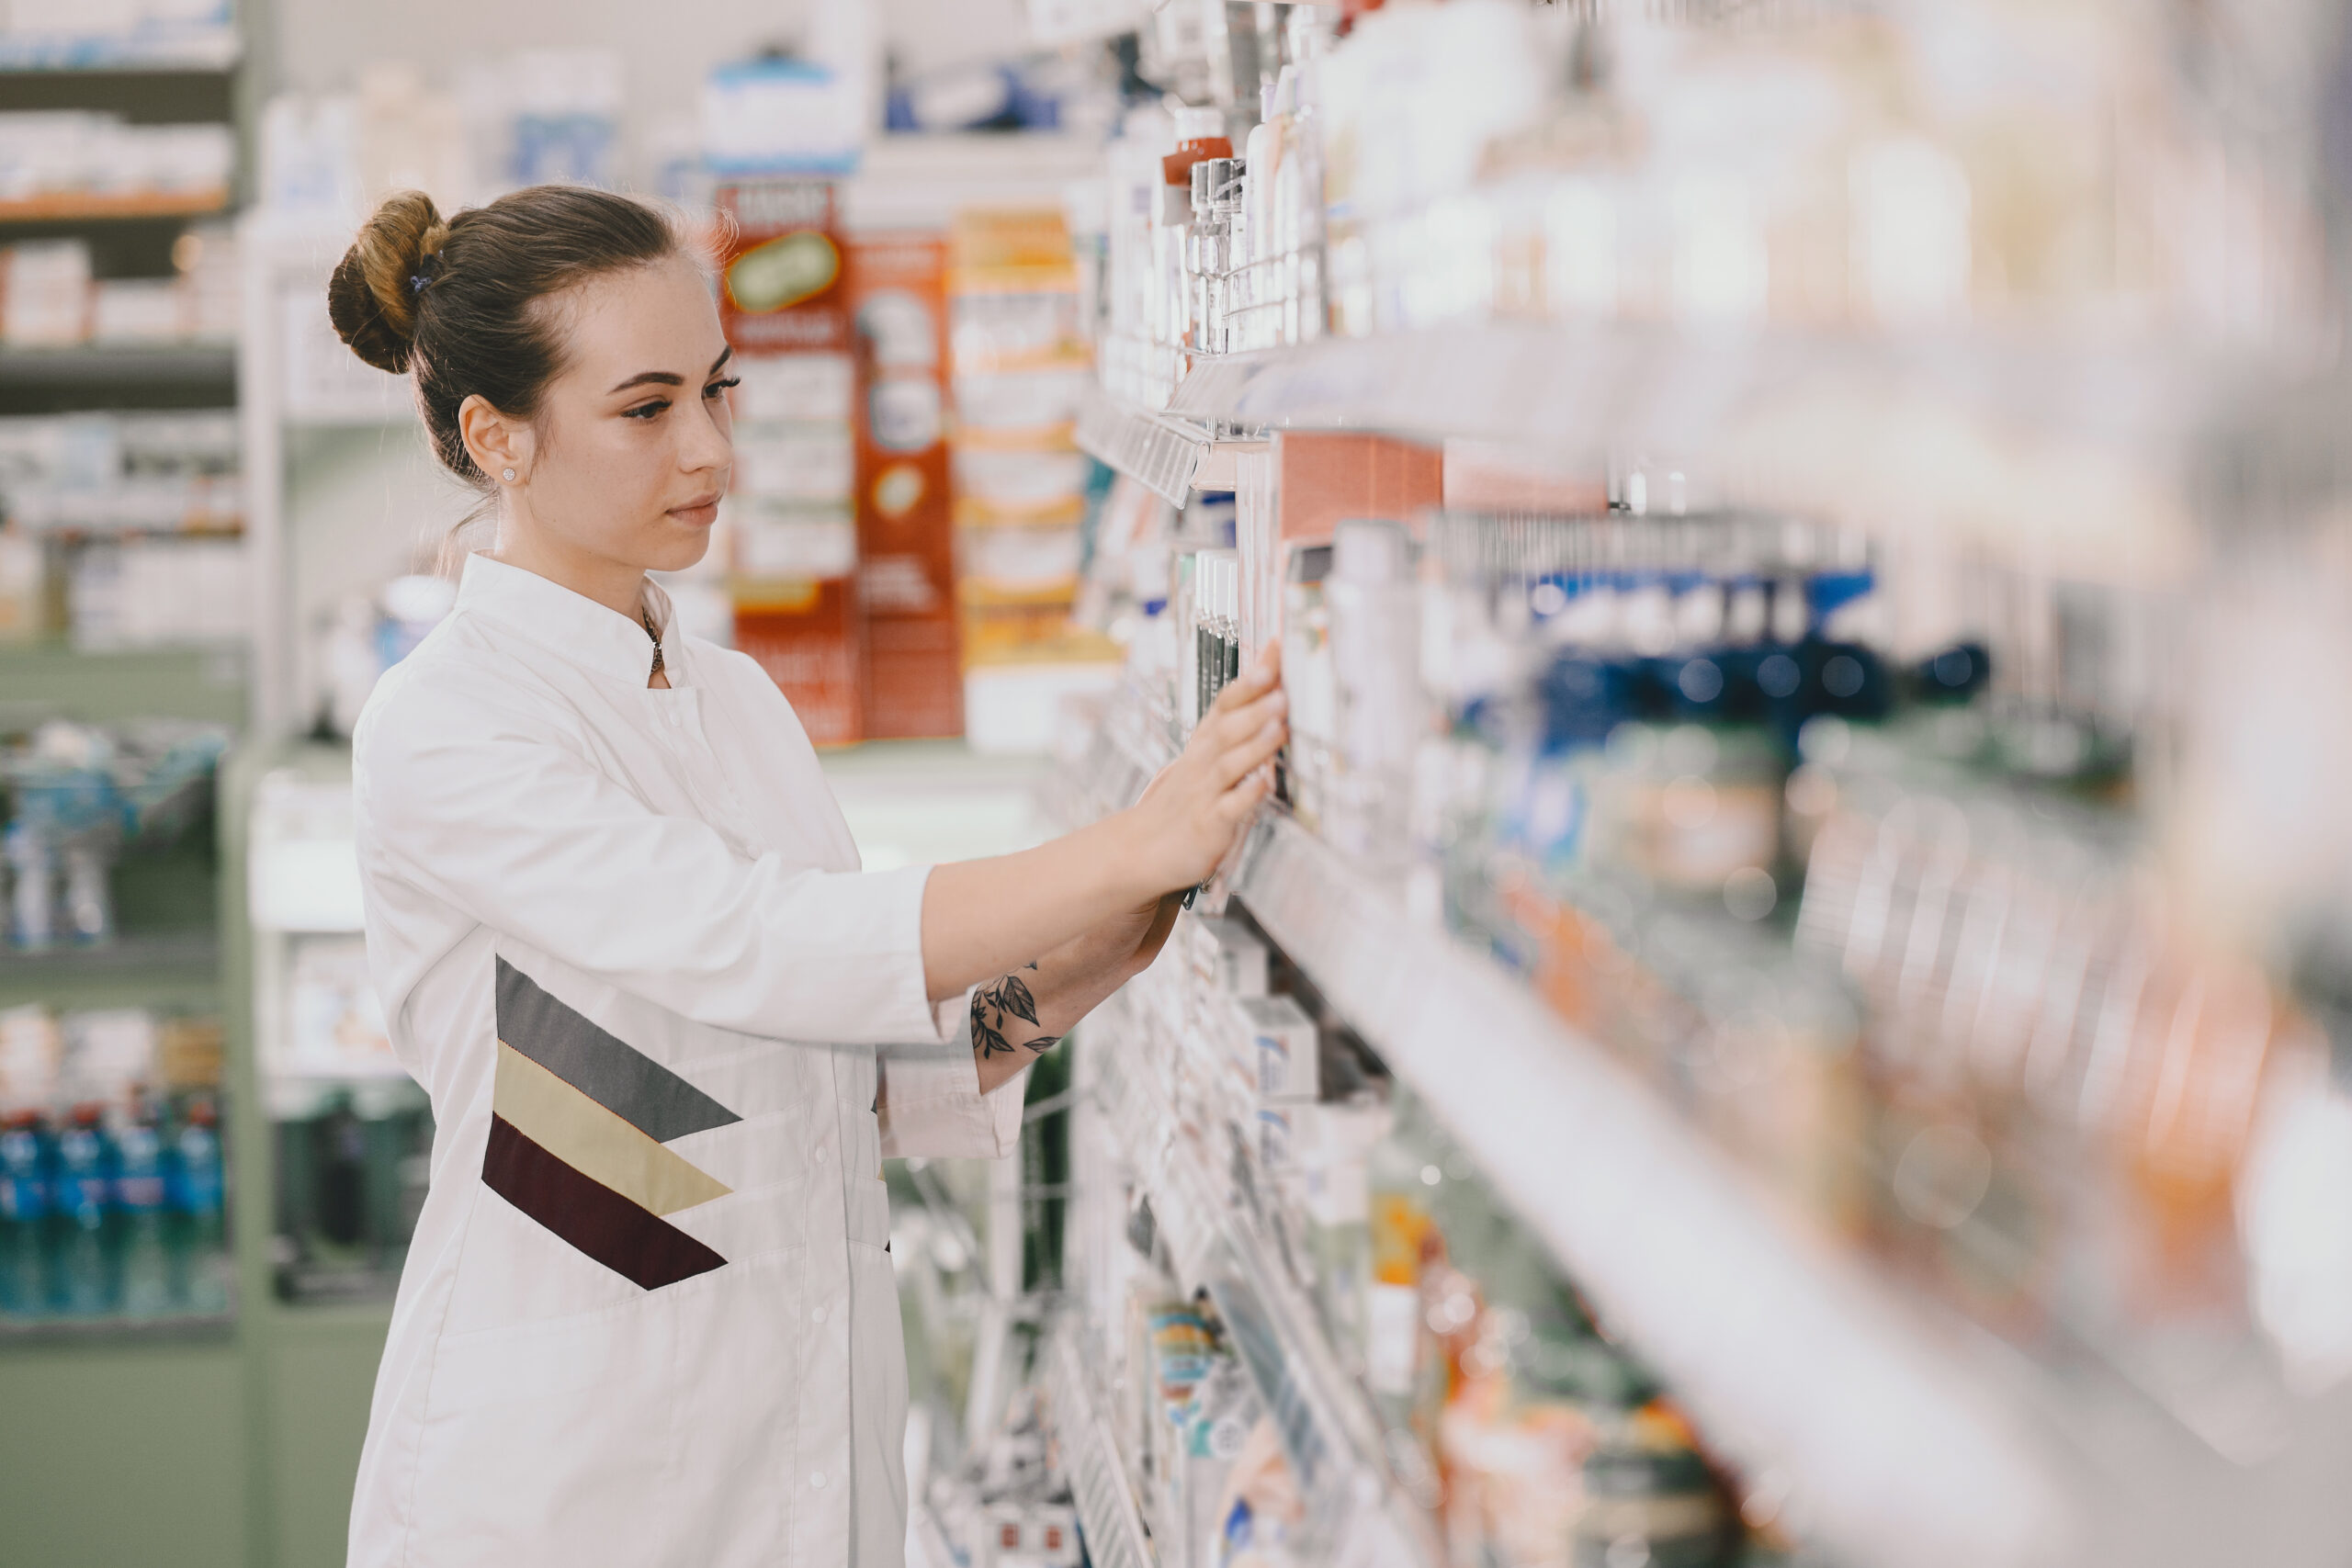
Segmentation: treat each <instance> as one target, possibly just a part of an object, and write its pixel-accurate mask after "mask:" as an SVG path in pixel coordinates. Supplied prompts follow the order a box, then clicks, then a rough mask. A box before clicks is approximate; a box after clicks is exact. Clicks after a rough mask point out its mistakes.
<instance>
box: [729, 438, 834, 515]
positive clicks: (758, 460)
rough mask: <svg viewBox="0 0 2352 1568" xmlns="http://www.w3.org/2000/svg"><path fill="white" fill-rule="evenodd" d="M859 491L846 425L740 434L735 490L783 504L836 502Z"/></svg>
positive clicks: (736, 456)
mask: <svg viewBox="0 0 2352 1568" xmlns="http://www.w3.org/2000/svg"><path fill="white" fill-rule="evenodd" d="M856 488H857V457H856V449H855V447H854V446H853V445H852V444H851V440H850V432H849V426H847V425H845V424H749V423H747V424H743V425H741V426H738V427H737V429H736V432H735V490H736V492H737V493H738V494H741V495H752V496H767V497H771V498H773V499H775V500H779V501H831V500H838V499H840V498H842V497H845V496H847V495H849V494H850V493H851V492H852V491H854V490H855V489H856Z"/></svg>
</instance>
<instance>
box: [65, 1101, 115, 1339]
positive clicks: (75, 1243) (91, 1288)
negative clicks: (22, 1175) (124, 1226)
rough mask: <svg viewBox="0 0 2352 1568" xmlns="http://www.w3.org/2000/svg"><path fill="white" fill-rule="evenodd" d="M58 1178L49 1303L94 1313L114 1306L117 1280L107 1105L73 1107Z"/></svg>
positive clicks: (79, 1312)
mask: <svg viewBox="0 0 2352 1568" xmlns="http://www.w3.org/2000/svg"><path fill="white" fill-rule="evenodd" d="M55 1169H56V1172H57V1174H56V1179H55V1181H54V1184H53V1185H52V1187H51V1194H52V1196H53V1200H54V1201H53V1202H52V1203H51V1211H50V1235H51V1269H52V1270H53V1272H52V1273H51V1278H50V1290H51V1294H50V1302H51V1305H52V1306H53V1307H54V1308H56V1310H58V1311H59V1312H61V1313H64V1314H69V1315H72V1316H75V1317H96V1316H98V1315H101V1314H106V1313H109V1312H112V1311H114V1310H115V1307H116V1305H117V1303H119V1301H120V1299H121V1293H120V1290H119V1277H118V1275H117V1272H116V1270H115V1269H114V1266H113V1264H114V1260H113V1258H111V1257H110V1256H109V1253H110V1248H109V1247H107V1207H108V1201H109V1199H110V1198H111V1197H112V1196H113V1193H112V1189H113V1186H114V1149H113V1140H112V1139H110V1138H109V1137H107V1131H106V1123H105V1118H104V1107H102V1106H100V1105H98V1104H96V1103H88V1104H83V1105H77V1106H75V1107H74V1114H73V1119H72V1120H71V1121H70V1122H67V1123H66V1125H65V1127H64V1129H63V1130H62V1132H60V1133H59V1134H58V1135H57V1163H56V1167H55Z"/></svg>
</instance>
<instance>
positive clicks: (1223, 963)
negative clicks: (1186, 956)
mask: <svg viewBox="0 0 2352 1568" xmlns="http://www.w3.org/2000/svg"><path fill="white" fill-rule="evenodd" d="M1193 927H1194V931H1193V941H1192V946H1191V948H1190V951H1191V953H1193V973H1194V974H1196V975H1198V976H1200V977H1201V978H1202V979H1203V980H1204V981H1205V982H1206V983H1207V984H1208V985H1210V986H1211V987H1215V988H1216V989H1217V990H1221V991H1224V992H1226V993H1227V994H1228V995H1231V996H1236V997H1262V996H1264V995H1266V992H1267V988H1268V987H1267V980H1266V974H1267V968H1266V944H1265V943H1264V942H1261V941H1260V940H1259V939H1258V938H1257V936H1256V935H1255V934H1253V933H1252V932H1251V931H1250V929H1249V928H1248V927H1246V926H1244V925H1242V924H1241V923H1240V922H1239V921H1238V920H1231V919H1226V918H1225V917H1223V916H1220V915H1196V916H1194V917H1193Z"/></svg>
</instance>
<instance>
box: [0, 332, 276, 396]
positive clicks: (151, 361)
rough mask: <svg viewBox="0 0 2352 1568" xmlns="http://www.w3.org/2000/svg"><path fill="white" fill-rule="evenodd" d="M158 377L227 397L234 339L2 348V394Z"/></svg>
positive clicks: (121, 385)
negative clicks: (228, 341)
mask: <svg viewBox="0 0 2352 1568" xmlns="http://www.w3.org/2000/svg"><path fill="white" fill-rule="evenodd" d="M156 381H170V382H197V383H200V384H202V385H203V386H204V387H205V388H206V389H209V390H210V391H213V392H216V393H218V394H219V395H220V399H221V400H224V401H227V400H234V399H235V397H236V389H237V387H236V384H237V348H236V345H235V344H226V343H223V344H157V345H153V346H148V345H141V346H138V347H131V346H123V347H109V346H105V345H100V344H88V345H84V346H80V347H74V348H8V349H0V394H5V392H6V390H8V389H12V388H15V387H18V386H25V385H32V386H48V387H54V386H75V387H89V388H102V389H106V390H108V391H118V390H130V389H137V388H139V387H141V386H143V385H146V384H148V383H151V382H156Z"/></svg>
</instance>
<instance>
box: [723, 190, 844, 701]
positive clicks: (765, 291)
mask: <svg viewBox="0 0 2352 1568" xmlns="http://www.w3.org/2000/svg"><path fill="white" fill-rule="evenodd" d="M835 195H836V193H835V189H834V187H833V186H832V185H831V184H830V183H829V182H826V181H823V180H809V179H775V180H756V181H743V182H739V183H734V184H728V185H722V186H719V187H718V192H717V197H716V200H717V204H718V209H719V210H720V211H721V212H722V213H724V214H726V215H727V217H728V218H729V220H730V222H731V227H730V228H729V230H728V231H727V246H726V251H725V254H724V255H723V256H722V257H721V272H720V290H719V322H720V325H721V326H722V327H723V328H724V329H725V331H726V333H727V339H728V342H729V344H732V345H734V347H735V350H736V358H735V361H734V364H733V374H735V375H736V376H737V377H738V378H740V380H741V386H739V387H738V388H737V389H736V403H735V408H736V427H735V446H736V463H735V479H734V491H733V493H732V494H730V495H729V498H728V502H729V524H730V532H731V533H732V535H733V536H734V538H733V548H734V552H735V558H734V560H733V562H732V563H730V564H731V566H732V569H733V575H732V577H731V578H730V581H729V594H730V597H731V598H732V599H733V601H734V604H735V646H736V647H737V648H738V649H741V650H742V651H744V652H746V653H748V654H750V655H751V656H752V658H753V659H755V660H758V661H759V663H760V667H761V668H762V669H763V670H765V671H767V672H768V675H769V677H770V678H771V679H773V680H774V681H775V682H776V684H777V686H778V687H780V688H781V689H782V690H783V692H784V694H785V695H786V697H787V698H789V699H790V700H791V702H792V705H793V708H794V710H795V712H797V714H798V715H799V716H800V721H801V724H802V726H803V728H806V729H807V730H808V732H809V739H811V740H813V741H815V742H816V743H817V744H819V745H842V744H846V743H848V742H851V741H855V740H859V739H864V737H865V696H864V688H865V622H864V616H863V615H862V613H861V611H860V609H859V603H860V596H859V592H858V580H857V529H856V496H857V484H858V467H857V452H858V446H857V436H856V429H857V417H858V409H857V402H858V395H857V380H858V378H857V365H856V358H855V347H856V344H855V340H854V335H853V331H852V324H851V310H852V306H851V296H850V289H849V288H848V286H847V284H846V282H845V280H844V276H843V275H844V266H843V259H842V242H841V239H840V237H839V233H838V229H837V223H836V216H835Z"/></svg>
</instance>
